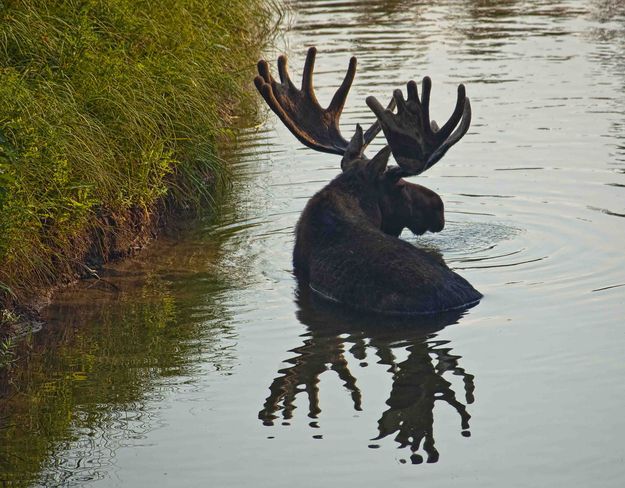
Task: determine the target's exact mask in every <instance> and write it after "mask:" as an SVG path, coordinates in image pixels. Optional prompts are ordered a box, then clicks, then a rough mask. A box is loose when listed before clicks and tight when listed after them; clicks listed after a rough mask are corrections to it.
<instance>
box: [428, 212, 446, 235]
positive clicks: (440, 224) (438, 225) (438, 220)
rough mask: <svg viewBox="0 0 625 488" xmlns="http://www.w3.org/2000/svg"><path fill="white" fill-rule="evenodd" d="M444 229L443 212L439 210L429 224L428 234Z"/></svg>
mask: <svg viewBox="0 0 625 488" xmlns="http://www.w3.org/2000/svg"><path fill="white" fill-rule="evenodd" d="M444 227H445V212H444V211H443V210H439V211H437V212H436V213H435V214H434V218H433V219H432V223H431V224H430V228H429V230H430V232H440V231H441V230H443V228H444Z"/></svg>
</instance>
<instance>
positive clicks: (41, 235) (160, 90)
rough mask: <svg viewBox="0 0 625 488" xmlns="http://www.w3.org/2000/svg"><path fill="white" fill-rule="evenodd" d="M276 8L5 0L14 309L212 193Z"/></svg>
mask: <svg viewBox="0 0 625 488" xmlns="http://www.w3.org/2000/svg"><path fill="white" fill-rule="evenodd" d="M274 10H275V9H274V8H273V6H272V5H271V2H268V1H267V0H252V1H243V0H234V1H226V0H213V1H210V2H207V1H204V0H174V1H171V0H169V1H165V0H158V1H155V2H148V3H145V2H132V1H130V0H119V1H116V2H105V3H101V2H81V3H80V4H79V5H77V4H76V3H75V2H67V1H65V2H63V1H58V2H46V3H45V5H44V6H41V4H40V3H38V2H35V1H33V0H26V1H22V2H4V3H3V4H2V6H0V19H1V20H2V21H1V22H0V308H2V309H5V310H14V309H20V308H22V309H23V308H24V307H28V306H30V305H33V304H35V305H36V304H37V303H38V302H41V301H45V299H46V296H47V295H48V293H49V291H50V290H51V289H53V288H54V287H55V286H58V285H59V284H66V283H68V282H71V281H72V280H75V279H77V278H79V277H81V276H88V275H93V274H94V273H95V268H97V266H98V265H101V264H102V263H105V262H107V261H110V260H112V259H119V258H121V257H124V256H126V255H128V254H131V253H133V252H135V251H136V250H137V249H140V248H141V247H143V246H144V245H145V244H146V243H147V242H148V241H149V240H150V239H151V238H152V237H153V236H154V235H155V234H156V233H157V232H158V229H159V228H160V227H161V226H162V225H163V222H164V221H165V220H166V218H167V215H170V214H171V213H172V212H180V211H187V210H195V209H200V208H205V207H206V206H207V205H210V204H211V202H212V201H213V196H214V194H215V192H218V191H219V188H220V187H221V186H223V185H224V184H225V183H226V181H227V176H226V175H227V172H228V168H227V166H226V165H225V164H224V162H223V161H221V160H220V158H219V154H218V150H217V148H218V147H219V142H220V141H222V140H224V139H226V138H228V137H229V135H230V132H231V129H230V128H231V127H232V125H233V121H234V118H235V115H234V114H235V113H236V112H237V111H238V110H240V107H241V105H242V104H245V103H246V102H247V101H249V99H250V97H251V96H252V93H251V92H250V83H249V80H250V79H251V78H252V72H253V69H254V63H255V61H256V59H258V56H259V54H260V50H261V49H262V47H263V45H264V40H266V39H267V38H268V36H269V33H270V32H271V31H272V26H273V24H272V21H273V20H275V19H272V17H273V14H274V13H275V12H274ZM1 329H2V326H1V325H0V330H1ZM5 329H6V325H5Z"/></svg>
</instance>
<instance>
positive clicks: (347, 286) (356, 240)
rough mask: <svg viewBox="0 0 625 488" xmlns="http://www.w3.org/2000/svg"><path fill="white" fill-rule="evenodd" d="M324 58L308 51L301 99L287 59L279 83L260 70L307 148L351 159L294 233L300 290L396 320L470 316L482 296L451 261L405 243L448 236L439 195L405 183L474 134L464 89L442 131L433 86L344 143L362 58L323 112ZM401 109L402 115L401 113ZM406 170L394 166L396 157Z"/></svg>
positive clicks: (395, 101) (267, 95)
mask: <svg viewBox="0 0 625 488" xmlns="http://www.w3.org/2000/svg"><path fill="white" fill-rule="evenodd" d="M316 54H317V50H316V48H314V47H311V48H310V49H309V50H308V54H307V56H306V61H305V64H304V70H303V74H302V85H301V89H298V88H297V87H296V86H295V85H294V84H293V82H292V81H291V78H290V76H289V73H288V69H287V58H286V56H284V55H282V56H280V57H279V58H278V75H279V79H280V81H279V82H278V81H276V80H275V79H274V78H273V76H272V75H271V72H270V69H269V65H268V63H267V61H265V60H260V61H259V62H258V76H256V77H255V79H254V83H255V85H256V88H257V90H258V91H259V92H260V94H261V95H262V97H263V98H264V100H265V102H266V103H267V105H268V106H269V107H270V108H271V110H272V111H273V112H274V113H275V114H276V115H277V116H278V117H279V118H280V120H281V121H282V123H283V124H284V125H285V126H286V127H287V128H288V129H289V130H290V131H291V133H292V134H293V135H294V136H295V137H296V138H297V139H298V140H299V141H300V142H301V143H303V144H304V145H306V146H308V147H310V148H312V149H314V150H317V151H321V152H325V153H330V154H337V155H340V156H342V159H341V170H342V172H341V174H340V175H339V176H337V177H336V178H335V179H333V180H332V181H331V182H330V183H329V184H328V185H326V186H325V187H324V188H322V189H321V190H320V191H319V192H317V193H316V194H315V195H314V196H313V197H312V198H311V199H310V200H309V201H308V203H307V205H306V207H305V208H304V210H303V212H302V214H301V216H300V219H299V221H298V223H297V226H296V230H295V247H294V250H293V267H294V272H295V276H296V278H297V279H298V281H299V283H300V286H302V284H303V285H304V286H308V287H309V288H310V290H312V291H313V292H314V293H315V294H317V295H319V296H321V297H323V298H325V299H327V300H330V301H331V302H335V303H338V304H341V306H343V305H344V306H347V307H349V308H350V309H353V310H357V311H361V312H366V313H372V312H373V313H377V314H383V315H393V316H415V315H424V314H435V313H440V312H445V311H450V310H460V309H466V308H469V307H471V306H473V305H475V304H477V303H478V302H479V301H480V299H481V298H482V295H481V294H480V293H479V292H478V291H477V290H476V289H475V288H473V286H471V284H470V283H469V282H468V281H466V280H465V279H464V278H462V277H461V276H460V275H458V274H456V273H455V272H453V271H452V270H451V269H449V267H448V266H447V265H446V264H445V262H444V261H443V259H442V258H441V257H440V256H439V255H436V254H434V253H432V252H429V251H426V250H424V249H420V248H418V247H416V246H414V245H412V244H410V243H408V242H406V241H404V240H402V239H400V238H399V235H400V233H401V232H402V230H403V229H404V228H408V229H409V230H410V231H412V232H413V233H414V234H417V235H419V234H423V233H425V232H427V231H430V232H439V231H441V230H442V229H443V227H444V225H445V217H444V205H443V201H442V200H441V198H440V197H439V196H438V195H437V194H436V193H435V192H433V191H432V190H429V189H427V188H425V187H423V186H420V185H417V184H414V183H410V182H407V181H405V179H404V178H406V177H409V176H415V175H418V174H421V173H423V172H424V171H425V170H427V169H429V168H431V167H432V166H433V165H434V164H435V163H436V162H438V161H439V160H440V159H441V158H442V157H443V156H444V155H445V153H446V152H447V151H448V150H449V148H450V147H451V146H453V145H454V144H455V143H457V142H458V141H459V140H460V139H461V138H462V137H463V136H464V135H465V133H466V132H467V130H468V129H469V125H470V123H471V104H470V102H469V99H468V98H467V96H466V93H465V88H464V86H463V85H459V87H458V96H457V101H456V106H455V108H454V111H453V113H452V115H451V117H450V118H449V120H448V121H447V122H446V123H445V124H444V125H443V126H442V127H440V128H439V126H438V125H437V124H436V122H435V121H434V120H432V121H430V114H429V103H430V92H431V87H432V82H431V80H430V78H429V77H427V76H426V77H425V78H423V81H422V88H421V96H419V92H418V87H417V84H416V82H414V81H409V82H408V84H407V99H404V96H403V94H402V92H401V90H395V91H394V92H393V98H392V100H391V103H390V104H389V105H388V106H387V108H386V109H385V108H384V107H383V106H382V105H381V104H380V102H379V101H378V100H377V99H376V98H375V97H373V96H369V97H367V99H366V103H367V105H368V106H369V108H370V109H371V110H372V111H373V113H374V114H375V116H376V119H377V120H376V121H375V122H374V123H373V124H372V125H371V127H370V128H369V129H367V130H366V131H363V129H362V127H361V126H360V125H359V124H357V125H356V131H355V133H354V135H353V137H352V138H351V139H350V140H349V141H347V140H346V139H345V138H343V136H342V135H341V131H340V129H339V119H340V116H341V113H342V111H343V107H344V105H345V101H346V99H347V95H348V93H349V90H350V88H351V85H352V82H353V80H354V77H355V74H356V58H355V57H352V58H351V59H350V62H349V67H348V70H347V74H346V75H345V78H344V80H343V82H342V83H341V85H340V86H339V88H338V89H337V91H336V93H335V94H334V96H333V98H332V100H331V101H330V105H328V107H327V108H325V109H324V108H322V107H321V105H320V104H319V102H318V101H317V98H316V96H315V92H314V89H313V70H314V65H315V58H316ZM395 108H396V109H397V111H396V113H395V112H394V110H395ZM380 130H382V131H383V133H384V137H385V138H386V142H387V145H386V146H384V147H383V148H382V149H381V150H380V151H379V152H378V153H377V154H376V155H375V156H373V158H371V159H369V158H367V156H366V155H365V150H366V148H367V146H368V145H369V144H370V143H371V141H373V139H374V138H375V137H376V135H377V134H378V133H379V132H380ZM391 153H392V154H393V157H394V159H395V161H396V162H397V164H398V166H392V167H389V166H388V162H389V157H390V154H391Z"/></svg>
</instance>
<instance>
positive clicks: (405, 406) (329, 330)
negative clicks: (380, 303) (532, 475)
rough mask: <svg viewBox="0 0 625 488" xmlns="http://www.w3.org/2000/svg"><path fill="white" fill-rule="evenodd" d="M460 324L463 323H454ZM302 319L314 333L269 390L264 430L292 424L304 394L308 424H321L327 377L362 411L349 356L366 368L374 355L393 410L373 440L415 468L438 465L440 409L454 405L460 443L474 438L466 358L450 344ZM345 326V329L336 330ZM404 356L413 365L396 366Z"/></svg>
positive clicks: (403, 332)
mask: <svg viewBox="0 0 625 488" xmlns="http://www.w3.org/2000/svg"><path fill="white" fill-rule="evenodd" d="M457 318H458V315H456V316H455V318H454V317H452V319H451V320H452V321H455V320H457ZM300 319H301V320H302V321H303V322H304V323H306V325H308V327H309V333H308V334H306V336H305V339H304V343H303V344H302V345H301V346H300V347H297V348H295V349H292V350H291V352H293V353H295V356H293V357H291V358H289V359H287V360H286V361H285V362H286V363H288V364H289V366H288V367H286V368H283V369H280V370H279V371H278V373H279V376H278V377H276V378H275V379H274V380H273V382H272V384H271V386H270V387H269V390H270V394H269V397H268V398H267V400H266V401H265V404H264V406H263V409H262V410H261V411H260V412H259V415H258V417H259V418H260V419H261V420H262V421H263V423H264V424H265V425H273V424H274V421H275V420H276V419H278V418H279V417H280V416H281V417H282V418H283V419H284V420H290V419H292V418H293V411H294V409H295V405H294V404H295V399H296V397H297V395H298V394H300V393H305V394H306V396H307V398H308V405H309V406H308V416H309V417H310V418H313V419H315V418H317V417H318V416H319V414H320V413H321V407H320V405H319V385H320V382H319V377H320V375H321V374H322V373H324V372H325V371H328V370H331V371H334V372H336V373H337V374H338V376H339V378H340V379H341V380H342V381H343V384H344V385H345V387H346V388H347V390H348V392H349V393H350V395H351V398H352V402H353V406H354V409H355V410H361V405H362V393H361V390H360V389H359V388H358V386H357V385H356V377H355V376H354V374H352V372H351V371H350V368H349V363H348V358H349V356H350V355H351V357H353V358H354V359H355V360H357V361H358V362H360V363H361V364H362V362H363V361H365V360H366V359H367V357H368V356H371V355H373V356H375V357H377V361H376V362H377V364H382V365H386V366H388V368H387V371H388V372H389V373H390V374H391V375H392V388H391V391H390V394H389V397H388V400H387V401H386V404H387V405H388V407H389V408H388V409H387V410H386V411H385V412H383V413H382V415H381V417H380V419H379V420H378V435H377V436H376V437H375V438H374V439H382V438H384V437H387V436H389V435H394V436H395V437H394V440H395V441H396V442H397V443H398V444H399V447H401V448H406V447H408V448H409V449H410V451H411V455H410V459H411V461H412V462H413V463H415V464H418V463H422V462H423V460H424V457H425V459H426V461H427V462H428V463H434V462H437V461H438V458H439V453H438V451H437V449H436V447H435V442H434V432H433V425H434V413H433V412H434V405H435V403H436V402H437V401H439V402H444V403H446V404H448V405H450V406H451V407H452V408H453V409H454V410H455V411H456V412H457V413H458V415H459V417H460V427H461V430H462V435H463V436H465V437H468V436H470V433H469V430H468V429H469V420H470V418H471V416H470V415H469V413H468V411H467V407H466V405H468V404H471V403H473V401H474V391H475V385H474V376H473V375H471V374H468V373H467V372H466V371H465V370H464V369H463V368H462V367H461V366H460V365H459V360H460V356H458V355H454V354H452V349H451V347H449V346H448V342H446V341H440V340H435V339H434V337H435V336H434V335H433V334H431V333H430V332H431V331H432V328H430V329H428V330H425V331H424V330H423V329H419V328H418V327H414V326H411V327H393V326H389V327H383V328H381V327H380V324H377V327H374V328H372V329H364V330H363V329H362V328H360V329H356V328H354V323H351V324H350V322H349V321H347V322H345V321H342V320H338V321H336V320H334V319H333V318H332V317H331V316H328V315H325V316H319V315H318V314H317V315H315V314H314V313H311V311H310V309H306V308H303V309H302V311H301V312H300ZM454 319H455V320H454ZM333 320H334V321H333ZM339 323H340V324H342V327H337V324H339ZM447 323H451V322H447ZM447 323H445V324H443V325H446V324H447ZM413 325H414V324H413ZM441 326H442V325H441V324H439V325H438V327H436V328H441ZM398 350H406V351H408V357H407V358H406V359H405V360H403V361H401V362H398V361H397V359H396V353H397V351H398ZM449 373H451V374H452V375H455V376H458V377H459V378H461V379H462V381H463V384H464V401H465V403H463V402H462V401H460V400H458V398H457V397H456V393H455V392H454V390H453V385H452V383H451V382H450V381H448V380H447V379H446V378H445V377H444V375H446V374H449ZM420 450H421V451H422V452H423V453H424V456H423V455H422V454H420V453H419V451H420Z"/></svg>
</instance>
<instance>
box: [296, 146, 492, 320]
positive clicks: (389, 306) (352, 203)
mask: <svg viewBox="0 0 625 488" xmlns="http://www.w3.org/2000/svg"><path fill="white" fill-rule="evenodd" d="M375 159H376V158H374V159H373V160H371V161H361V162H359V163H358V164H354V165H353V166H352V167H351V168H350V169H348V170H347V171H345V172H343V173H342V174H341V175H339V176H338V177H336V178H335V179H334V180H333V181H331V182H330V183H329V184H328V185H327V186H326V187H325V188H323V189H322V190H320V191H319V192H318V193H317V194H315V195H314V196H313V197H312V198H311V199H310V201H309V202H308V204H307V205H306V208H305V209H304V211H303V213H302V215H301V217H300V220H299V222H298V224H297V228H296V242H295V249H294V253H293V264H294V268H295V273H296V276H297V277H298V279H299V280H300V283H301V284H304V286H306V285H308V286H309V287H310V289H311V290H313V291H314V292H315V293H317V294H319V295H320V296H323V297H325V298H326V299H329V300H332V301H335V302H338V303H341V304H344V305H347V306H349V307H351V308H354V309H359V310H365V311H371V312H377V313H382V314H393V315H416V314H431V313H438V312H443V311H449V310H457V309H463V308H467V307H469V306H471V305H473V304H475V303H477V302H478V301H479V300H480V298H481V297H482V295H481V294H480V293H479V292H478V291H477V290H475V289H474V288H473V287H472V286H471V284H470V283H468V282H467V281H466V280H465V279H464V278H462V277H461V276H459V275H458V274H456V273H454V272H453V271H451V270H450V269H449V268H448V267H447V265H446V264H445V262H444V261H443V260H442V258H440V257H437V256H435V255H433V254H431V253H429V252H426V251H424V250H422V249H419V248H417V247H415V246H413V245H411V244H409V243H407V242H405V241H403V240H401V239H399V238H398V237H396V236H398V235H399V233H401V230H402V229H403V228H404V227H408V228H410V229H411V230H412V231H413V232H415V233H423V232H425V231H427V230H432V231H438V230H441V229H442V226H443V225H444V216H443V204H442V201H441V200H440V197H438V195H437V194H436V193H434V192H432V191H431V190H428V189H427V188H424V187H421V186H419V185H414V184H412V183H407V182H404V181H403V180H397V179H393V178H390V177H389V176H388V173H385V172H384V169H385V162H384V164H380V162H379V161H377V162H376V161H375Z"/></svg>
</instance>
